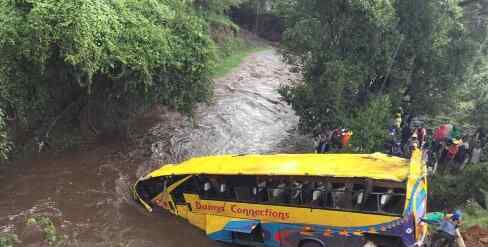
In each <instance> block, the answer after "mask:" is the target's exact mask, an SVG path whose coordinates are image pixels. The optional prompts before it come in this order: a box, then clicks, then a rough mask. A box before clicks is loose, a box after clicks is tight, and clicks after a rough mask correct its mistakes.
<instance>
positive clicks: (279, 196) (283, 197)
mask: <svg viewBox="0 0 488 247" xmlns="http://www.w3.org/2000/svg"><path fill="white" fill-rule="evenodd" d="M270 184H274V186H273V185H272V186H270V187H269V188H268V201H269V202H271V203H288V198H289V187H288V184H287V182H286V180H284V179H281V180H280V181H279V182H278V183H273V181H271V182H270Z"/></svg>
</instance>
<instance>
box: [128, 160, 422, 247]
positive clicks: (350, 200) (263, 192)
mask: <svg viewBox="0 0 488 247" xmlns="http://www.w3.org/2000/svg"><path fill="white" fill-rule="evenodd" d="M415 157H418V158H420V155H419V153H418V152H417V153H414V158H415ZM426 186H427V183H426V179H425V169H424V167H423V165H422V164H421V163H420V161H419V159H412V160H411V161H407V160H403V159H400V158H394V157H388V156H385V155H382V154H374V155H347V154H341V155H267V156H259V155H248V156H217V157H205V158H198V159H192V160H190V161H187V162H184V163H182V164H180V165H169V166H165V167H162V168H161V169H159V170H157V171H154V172H152V173H151V174H149V175H148V176H146V177H144V178H142V179H141V180H139V181H138V182H137V183H136V185H135V186H134V196H135V197H136V198H137V200H139V201H140V202H141V203H142V204H143V205H145V206H146V208H147V209H148V210H154V209H158V208H163V209H166V210H168V211H170V212H171V213H173V214H176V215H179V216H181V217H183V218H185V219H187V220H188V221H189V222H190V223H191V224H193V225H195V226H197V227H198V228H200V229H202V230H204V231H205V232H206V233H207V234H208V236H209V237H210V238H212V239H214V240H218V241H223V242H229V243H237V244H242V245H249V246H287V247H288V246H289V247H292V246H293V247H298V246H301V247H319V246H368V245H369V246H421V244H422V243H421V242H422V239H423V236H424V235H425V232H426V229H425V228H424V226H423V225H422V224H421V223H420V222H419V218H420V217H422V216H423V215H424V214H425V209H426V199H427V198H426V196H427V193H426V191H427V190H426V189H427V188H426Z"/></svg>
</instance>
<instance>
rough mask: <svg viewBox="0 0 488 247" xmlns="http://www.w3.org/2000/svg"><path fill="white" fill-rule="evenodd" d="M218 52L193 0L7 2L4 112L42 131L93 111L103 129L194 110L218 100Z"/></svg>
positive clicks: (0, 40) (1, 14)
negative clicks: (142, 111) (163, 108)
mask: <svg viewBox="0 0 488 247" xmlns="http://www.w3.org/2000/svg"><path fill="white" fill-rule="evenodd" d="M214 50H215V49H214V44H213V42H212V40H211V39H210V37H209V34H208V25H207V22H206V20H205V19H204V17H201V16H200V15H199V14H197V13H196V11H195V10H194V6H193V4H192V3H191V2H189V1H172V0H156V1H154V0H127V1H111V0H38V1H29V0H5V1H0V56H1V57H2V59H1V60H0V86H1V87H0V108H1V109H3V110H8V112H7V113H9V114H10V113H13V112H15V113H16V116H18V117H19V119H22V121H23V122H25V123H26V124H25V125H26V127H25V129H27V130H29V131H33V132H36V131H37V130H38V129H39V131H38V132H48V131H49V127H48V126H49V125H50V123H51V122H53V121H54V119H57V118H58V117H59V115H61V114H65V113H66V112H68V113H67V114H71V115H72V116H71V118H73V117H77V115H76V114H78V113H79V112H80V108H83V106H86V105H89V106H91V107H92V108H95V109H101V111H102V112H103V113H104V114H98V115H97V117H100V118H102V120H101V121H100V122H104V123H105V122H108V121H106V120H107V118H109V117H110V118H115V119H113V121H114V122H121V121H120V120H124V119H126V118H127V117H128V114H127V112H128V111H129V110H132V109H137V108H138V107H139V106H140V105H141V104H146V105H150V104H152V103H154V102H159V103H163V104H165V105H168V106H171V107H173V108H176V109H178V110H181V111H184V112H190V111H191V109H192V107H193V106H194V105H195V104H196V103H198V102H205V101H207V100H208V99H209V97H210V96H211V92H212V83H211V81H210V79H209V69H210V68H209V64H211V61H212V60H213V59H214V56H215V55H214ZM75 102H79V103H76V104H75V105H76V107H72V108H73V109H68V110H67V108H68V107H69V106H71V105H72V104H73V103H75ZM111 113H113V114H111ZM65 115H66V114H65ZM104 117H105V118H104ZM0 120H1V119H0ZM0 122H1V121H0ZM39 126H44V130H42V128H39ZM0 127H1V126H0ZM0 138H1V137H0ZM0 143H5V142H4V141H3V139H0ZM3 150H4V149H2V151H3Z"/></svg>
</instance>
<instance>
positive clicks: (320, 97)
mask: <svg viewBox="0 0 488 247" xmlns="http://www.w3.org/2000/svg"><path fill="white" fill-rule="evenodd" d="M276 8H277V11H278V12H279V13H281V14H282V16H283V17H284V19H285V26H286V31H285V33H284V41H283V52H284V53H285V56H286V58H287V60H288V61H289V62H290V63H292V64H294V65H296V66H297V67H298V68H299V69H300V70H301V71H302V72H303V75H304V82H303V83H297V84H295V85H292V86H288V87H285V88H283V89H282V90H281V93H282V95H283V96H284V97H285V99H287V100H288V102H289V103H290V104H291V105H292V106H293V107H294V109H295V110H296V112H297V114H298V115H299V116H300V118H301V124H302V127H303V128H304V129H305V130H311V129H313V128H314V127H316V126H317V125H327V126H329V127H336V126H340V125H344V124H350V123H353V122H355V118H356V117H355V116H357V114H356V113H357V112H360V111H361V109H362V107H363V106H364V105H368V104H369V102H371V101H372V100H373V99H375V98H377V97H381V96H384V95H387V96H389V98H390V100H391V103H392V106H394V107H398V106H403V108H404V109H406V111H408V112H410V113H414V114H436V113H439V112H441V111H443V110H446V109H448V108H449V106H450V104H453V102H454V101H453V97H451V96H453V95H456V93H457V91H456V89H457V88H460V87H459V86H457V85H459V84H461V83H463V81H464V79H465V76H466V72H467V70H468V69H469V66H470V65H471V63H472V60H473V50H474V49H473V47H474V46H473V44H472V43H471V41H470V40H469V39H467V36H468V32H467V31H466V29H465V28H464V26H463V15H462V14H463V12H462V9H461V8H460V7H459V6H458V2H457V1H421V0H413V1H400V0H397V1H395V0H371V1H364V0H351V1H339V0H327V1H319V0H303V1H293V0H288V1H283V2H282V3H281V4H278V5H277V7H276ZM382 116H383V115H382V114H380V116H379V117H378V118H382Z"/></svg>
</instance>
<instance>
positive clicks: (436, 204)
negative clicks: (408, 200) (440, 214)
mask: <svg viewBox="0 0 488 247" xmlns="http://www.w3.org/2000/svg"><path fill="white" fill-rule="evenodd" d="M453 173H454V172H453ZM455 173H456V174H443V175H437V176H434V177H432V178H431V179H430V181H429V187H430V188H429V207H430V208H429V210H431V211H437V210H444V209H450V210H452V209H455V208H461V207H463V206H466V205H467V203H468V202H469V201H470V200H471V201H475V202H477V203H478V204H486V199H485V193H484V191H488V184H487V183H486V181H487V180H488V167H487V164H486V163H480V164H476V165H469V166H468V167H466V168H465V169H464V170H463V171H462V172H455Z"/></svg>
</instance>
